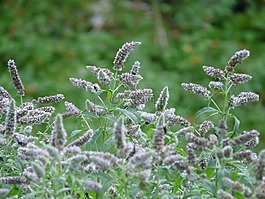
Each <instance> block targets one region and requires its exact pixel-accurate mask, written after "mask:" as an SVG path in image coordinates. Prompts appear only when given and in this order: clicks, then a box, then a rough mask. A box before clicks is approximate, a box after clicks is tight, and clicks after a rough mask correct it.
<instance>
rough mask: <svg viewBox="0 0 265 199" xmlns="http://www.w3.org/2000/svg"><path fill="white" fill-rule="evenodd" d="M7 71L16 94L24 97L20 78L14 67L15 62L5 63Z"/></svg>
mask: <svg viewBox="0 0 265 199" xmlns="http://www.w3.org/2000/svg"><path fill="white" fill-rule="evenodd" d="M7 66H8V70H9V73H10V77H11V80H12V82H13V85H14V87H15V89H16V90H17V94H18V95H19V96H24V95H25V91H24V90H25V88H24V85H23V83H22V81H21V79H20V76H19V74H18V70H17V67H16V65H15V61H14V60H12V59H9V60H8V62H7Z"/></svg>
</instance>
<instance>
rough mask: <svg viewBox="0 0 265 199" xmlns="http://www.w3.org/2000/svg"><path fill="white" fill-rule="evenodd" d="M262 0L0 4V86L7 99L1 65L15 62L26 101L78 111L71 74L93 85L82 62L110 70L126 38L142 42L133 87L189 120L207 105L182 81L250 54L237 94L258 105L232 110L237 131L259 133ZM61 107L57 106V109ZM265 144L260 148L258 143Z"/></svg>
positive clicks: (200, 79)
mask: <svg viewBox="0 0 265 199" xmlns="http://www.w3.org/2000/svg"><path fill="white" fill-rule="evenodd" d="M264 22H265V1H264V0H197V1H191V0H178V1H177V0H172V1H170V0H168V1H159V0H149V1H141V0H135V1H128V0H98V1H96V0H87V1H85V0H67V1H54V0H42V1H41V0H39V1H37V0H16V1H12V0H11V1H10V0H0V58H1V59H0V68H1V79H0V85H1V86H3V87H4V88H6V89H7V90H8V91H9V92H10V93H12V95H13V96H15V91H14V89H13V87H12V83H11V81H10V79H9V73H8V70H7V66H6V63H7V60H8V59H10V58H11V59H15V61H16V65H17V67H18V70H19V72H20V76H21V78H22V80H23V83H24V86H25V87H26V97H25V101H26V100H31V99H33V98H37V97H38V96H45V95H53V94H57V93H62V94H64V95H65V97H66V100H67V101H71V102H73V103H74V104H76V105H77V106H78V107H79V108H80V109H84V107H85V105H84V102H85V99H86V98H88V97H91V95H90V94H88V93H86V92H85V91H83V90H81V89H77V88H75V87H74V86H73V85H72V84H71V83H70V81H69V78H70V77H78V78H82V79H87V80H89V81H91V82H93V81H94V80H95V78H94V77H93V75H92V74H91V73H90V72H89V71H88V70H87V69H86V68H85V66H86V65H96V66H99V67H107V68H109V69H111V68H112V62H113V59H114V56H115V54H116V52H117V50H118V48H119V47H121V45H122V44H123V43H125V42H127V41H141V42H142V45H141V46H139V47H137V49H136V51H134V52H133V53H132V54H131V56H130V58H129V60H128V62H127V65H126V69H125V71H129V70H130V67H131V64H132V63H133V62H134V61H135V60H139V61H140V62H141V69H140V73H141V75H142V76H143V77H144V80H142V81H141V83H140V87H141V88H144V87H149V88H152V89H154V93H155V96H156V97H158V96H159V93H160V91H161V90H162V89H163V87H165V86H168V87H169V91H170V103H169V106H170V107H175V108H176V113H177V114H178V115H181V116H183V117H186V118H188V119H189V120H193V116H194V114H195V112H196V111H198V110H199V109H200V108H202V107H204V106H206V102H205V101H204V100H203V99H201V98H200V97H197V96H195V95H193V94H190V93H188V92H186V91H183V90H182V88H181V86H180V84H181V83H182V82H194V83H200V84H202V85H204V86H207V85H208V82H209V81H210V80H211V79H210V78H208V77H207V76H206V75H205V74H204V72H203V70H202V66H203V65H208V66H214V67H220V68H224V67H225V66H226V63H227V61H228V60H229V59H230V57H231V56H232V55H233V54H234V53H235V52H236V51H238V50H241V49H244V48H245V49H248V50H250V52H251V56H250V58H248V59H247V60H246V61H245V62H244V63H243V64H242V65H240V66H239V67H238V68H237V71H236V72H238V73H247V74H250V75H252V76H253V79H252V80H251V81H250V82H249V83H248V84H245V85H239V86H238V89H237V91H236V94H238V93H239V92H240V91H245V90H246V91H252V92H256V93H258V94H259V95H260V96H261V100H260V102H258V103H255V104H251V105H249V106H246V107H242V108H241V109H239V110H235V112H236V114H237V116H238V118H239V119H240V121H241V126H240V129H241V130H252V129H257V130H259V131H260V132H261V134H262V137H263V138H262V139H264V138H265V137H264V133H265V132H264V129H265V122H264V116H265V111H264V110H265V109H264V105H265V90H264V88H265V81H264V77H265V70H264V66H265V56H264V52H265V23H264ZM57 107H58V110H59V111H60V110H63V107H64V105H63V103H59V104H58V105H57ZM263 146H264V144H263Z"/></svg>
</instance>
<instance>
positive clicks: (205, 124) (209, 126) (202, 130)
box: [198, 120, 214, 137]
mask: <svg viewBox="0 0 265 199" xmlns="http://www.w3.org/2000/svg"><path fill="white" fill-rule="evenodd" d="M213 127H214V124H213V122H212V121H209V120H206V121H204V122H203V123H202V124H201V125H200V128H199V129H198V132H199V133H200V135H201V137H204V136H205V134H206V133H207V132H208V131H209V130H210V129H212V128H213Z"/></svg>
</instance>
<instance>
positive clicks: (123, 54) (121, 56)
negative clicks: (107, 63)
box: [113, 41, 141, 71]
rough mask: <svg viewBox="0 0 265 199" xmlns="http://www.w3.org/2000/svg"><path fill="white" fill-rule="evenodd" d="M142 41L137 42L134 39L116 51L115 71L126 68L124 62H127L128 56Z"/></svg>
mask: <svg viewBox="0 0 265 199" xmlns="http://www.w3.org/2000/svg"><path fill="white" fill-rule="evenodd" d="M140 44H141V42H137V41H136V42H135V41H132V42H130V43H128V42H127V43H125V44H123V46H122V47H121V48H120V49H119V50H118V52H117V53H116V56H115V58H114V61H113V64H114V67H113V69H114V70H115V71H121V70H122V69H123V68H124V63H125V62H126V60H127V58H128V57H129V54H130V53H131V52H132V51H133V50H134V48H135V47H136V46H139V45H140Z"/></svg>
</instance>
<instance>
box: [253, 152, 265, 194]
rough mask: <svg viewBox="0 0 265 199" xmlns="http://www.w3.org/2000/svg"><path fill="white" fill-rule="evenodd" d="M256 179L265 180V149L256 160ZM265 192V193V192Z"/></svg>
mask: <svg viewBox="0 0 265 199" xmlns="http://www.w3.org/2000/svg"><path fill="white" fill-rule="evenodd" d="M255 171H256V180H264V178H265V149H263V150H262V151H261V152H260V153H259V156H258V158H257V161H256V167H255ZM264 194H265V193H264Z"/></svg>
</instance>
